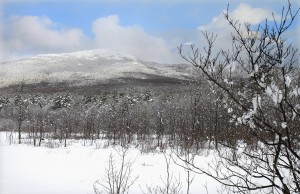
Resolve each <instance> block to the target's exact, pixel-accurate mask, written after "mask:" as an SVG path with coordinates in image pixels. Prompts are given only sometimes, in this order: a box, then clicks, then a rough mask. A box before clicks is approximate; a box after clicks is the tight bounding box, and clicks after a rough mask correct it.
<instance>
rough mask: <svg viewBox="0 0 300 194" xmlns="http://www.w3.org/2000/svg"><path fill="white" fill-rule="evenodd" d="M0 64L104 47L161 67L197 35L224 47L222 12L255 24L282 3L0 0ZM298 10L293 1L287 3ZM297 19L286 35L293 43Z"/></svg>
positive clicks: (267, 0)
mask: <svg viewBox="0 0 300 194" xmlns="http://www.w3.org/2000/svg"><path fill="white" fill-rule="evenodd" d="M1 2H2V3H0V10H1V12H0V14H1V17H0V33H1V34H0V35H1V36H0V37H1V45H0V48H1V52H0V53H1V58H0V60H1V61H8V60H14V59H19V58H23V57H30V56H34V55H38V54H48V53H64V52H75V51H80V50H89V49H106V50H111V51H116V52H121V53H127V54H132V55H134V56H136V57H137V58H140V59H143V60H148V61H155V62H161V63H179V62H181V61H182V59H181V58H180V56H179V55H178V53H177V47H178V46H179V45H181V44H183V45H189V44H191V43H193V44H197V45H200V46H201V47H203V46H204V42H203V38H202V35H201V31H208V32H214V33H217V34H218V43H217V45H216V47H220V48H221V47H223V46H225V47H226V46H227V45H230V42H229V41H230V38H229V35H230V28H229V26H228V24H227V22H226V21H225V20H224V18H223V15H222V13H223V12H224V10H226V8H227V5H228V4H229V11H230V14H231V16H232V18H234V19H238V20H239V21H241V22H249V23H250V24H253V25H257V24H259V23H261V22H263V21H264V20H265V19H266V18H268V19H271V18H272V12H274V13H275V15H278V14H280V11H281V9H282V6H284V5H286V2H287V1H285V0H264V1H262V0H245V1H239V0H2V1H1ZM291 2H292V3H293V4H294V5H295V8H294V10H296V7H300V3H299V1H297V0H291ZM299 17H300V15H299V16H298V19H297V21H296V22H295V23H294V25H293V26H292V28H291V32H289V35H290V37H292V39H291V40H292V41H293V42H295V43H296V44H298V45H299V37H298V36H296V35H297V34H300V28H299V26H300V22H299Z"/></svg>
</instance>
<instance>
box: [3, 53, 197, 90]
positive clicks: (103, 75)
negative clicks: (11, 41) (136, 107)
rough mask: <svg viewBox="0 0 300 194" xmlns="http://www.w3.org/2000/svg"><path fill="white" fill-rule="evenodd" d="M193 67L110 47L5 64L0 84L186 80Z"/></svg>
mask: <svg viewBox="0 0 300 194" xmlns="http://www.w3.org/2000/svg"><path fill="white" fill-rule="evenodd" d="M191 70H192V67H191V66H188V65H165V64H157V63H150V62H144V61H142V60H139V59H136V58H135V57H133V56H131V55H128V54H122V53H115V52H111V51H106V50H88V51H80V52H74V53H62V54H47V55H38V56H36V57H31V58H26V59H21V60H17V61H10V62H3V63H1V70H0V86H1V87H3V86H9V85H12V84H17V83H20V82H21V81H24V82H25V83H27V84H34V83H40V82H50V83H62V82H64V83H68V84H70V85H72V84H73V85H74V84H75V85H88V84H94V83H107V82H110V81H111V80H123V81H124V79H125V80H126V79H130V80H133V79H134V80H147V79H150V80H151V79H153V78H154V77H156V78H162V79H163V78H167V79H171V78H172V79H179V80H186V79H188V78H189V77H190V74H189V72H190V71H191Z"/></svg>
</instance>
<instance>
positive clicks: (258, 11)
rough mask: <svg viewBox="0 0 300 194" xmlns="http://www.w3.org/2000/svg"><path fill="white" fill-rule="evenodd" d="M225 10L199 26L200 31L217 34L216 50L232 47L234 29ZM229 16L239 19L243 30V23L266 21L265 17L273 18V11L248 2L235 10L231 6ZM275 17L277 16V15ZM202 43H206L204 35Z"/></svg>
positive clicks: (201, 39)
mask: <svg viewBox="0 0 300 194" xmlns="http://www.w3.org/2000/svg"><path fill="white" fill-rule="evenodd" d="M224 13H225V10H224V11H223V12H222V13H220V14H219V15H218V16H216V17H214V18H213V19H212V20H211V22H210V23H208V24H207V25H202V26H199V27H198V28H197V30H198V31H206V32H210V33H214V34H217V40H216V41H215V44H214V47H215V49H214V50H215V51H218V50H219V49H220V48H222V49H224V50H227V49H230V48H231V45H232V37H231V33H232V32H234V29H233V28H232V27H231V26H230V25H229V22H228V21H227V20H226V19H225V18H224ZM229 17H230V18H231V19H233V20H234V21H238V22H239V23H240V24H242V26H241V27H242V28H241V30H243V27H244V26H243V24H244V23H249V24H251V25H257V24H259V23H261V22H264V20H265V19H268V20H270V19H271V20H273V19H272V11H271V10H268V9H263V8H260V7H252V6H250V5H248V4H246V3H240V4H239V5H238V6H237V7H236V8H235V9H234V10H232V11H230V7H229ZM275 17H277V16H276V15H275ZM199 42H200V44H206V41H205V39H204V38H203V36H200V41H199Z"/></svg>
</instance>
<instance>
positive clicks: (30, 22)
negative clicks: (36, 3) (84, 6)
mask: <svg viewBox="0 0 300 194" xmlns="http://www.w3.org/2000/svg"><path fill="white" fill-rule="evenodd" d="M6 27H7V28H6V29H5V30H4V32H3V36H4V40H3V41H2V42H3V43H4V45H3V47H5V48H6V49H5V50H4V53H6V54H7V55H16V53H23V54H30V53H33V54H34V53H43V52H44V53H47V52H54V51H58V52H59V51H74V50H77V49H80V48H81V47H82V46H83V44H84V42H85V41H86V37H85V36H84V34H83V32H82V31H81V30H80V29H77V28H71V29H65V28H60V29H57V28H56V27H57V24H55V23H54V22H53V21H51V20H50V19H49V18H47V17H37V16H22V17H21V16H14V17H12V18H10V20H9V22H7V24H6Z"/></svg>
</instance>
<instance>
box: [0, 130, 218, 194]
mask: <svg viewBox="0 0 300 194" xmlns="http://www.w3.org/2000/svg"><path fill="white" fill-rule="evenodd" d="M8 135H9V134H8V133H7V132H0V193H1V194H54V193H55V194H77V193H78V194H92V193H94V189H93V184H94V182H95V181H97V180H99V181H100V182H103V180H104V178H105V169H106V168H107V166H108V159H109V155H110V154H111V153H112V154H113V155H114V156H115V157H117V156H118V155H117V152H116V149H117V150H118V149H120V147H117V146H115V147H114V148H112V147H106V148H105V147H103V146H101V142H98V144H93V145H89V146H83V143H82V142H80V141H74V142H73V143H72V144H70V145H69V146H67V147H66V148H64V147H63V146H60V147H56V148H50V147H45V146H43V147H33V146H32V145H31V144H30V145H29V144H21V145H18V144H11V145H10V142H9V141H8ZM99 145H100V146H99ZM99 147H100V148H99ZM126 158H127V159H131V160H134V159H135V162H134V163H133V166H132V169H133V172H132V177H133V178H135V177H137V176H138V179H137V181H136V182H135V183H134V185H133V186H132V187H131V188H130V191H129V193H133V194H138V193H143V191H144V192H146V188H147V186H150V187H156V186H163V184H164V181H165V180H166V163H165V158H164V155H163V154H162V153H160V152H159V151H157V152H154V153H147V154H145V153H141V152H140V151H139V150H138V149H135V148H130V150H129V153H128V155H127V156H126ZM209 160H210V155H207V154H205V153H204V154H203V155H202V156H199V158H197V162H199V163H202V164H201V165H205V162H204V161H206V162H207V161H209ZM201 161H202V162H201ZM170 169H171V170H170V173H171V174H173V176H174V177H175V178H176V179H179V176H180V181H181V183H182V193H186V186H187V184H186V176H187V172H186V171H185V170H184V169H182V168H180V167H179V166H177V165H175V164H174V163H171V164H170ZM220 188H221V186H220V185H219V184H218V183H217V182H216V181H214V180H212V179H211V178H209V177H207V176H205V175H195V179H194V181H193V183H192V185H191V187H190V193H209V194H215V193H218V190H220Z"/></svg>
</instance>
